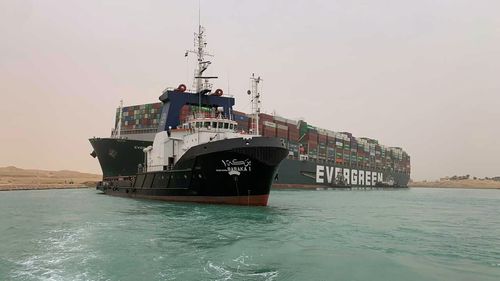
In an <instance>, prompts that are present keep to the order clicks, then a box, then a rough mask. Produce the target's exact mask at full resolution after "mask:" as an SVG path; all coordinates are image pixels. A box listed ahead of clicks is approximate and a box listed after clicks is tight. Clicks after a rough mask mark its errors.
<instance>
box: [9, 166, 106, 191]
mask: <svg viewBox="0 0 500 281" xmlns="http://www.w3.org/2000/svg"><path fill="white" fill-rule="evenodd" d="M101 178H102V176H101V175H95V174H89V173H80V172H75V171H68V170H62V171H46V170H32V169H20V168H17V167H13V166H9V167H0V191H2V190H27V189H55V188H87V187H95V184H96V182H98V181H100V180H101Z"/></svg>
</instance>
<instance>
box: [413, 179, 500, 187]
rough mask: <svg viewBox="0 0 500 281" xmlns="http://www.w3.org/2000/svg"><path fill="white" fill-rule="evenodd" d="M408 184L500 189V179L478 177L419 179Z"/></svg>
mask: <svg viewBox="0 0 500 281" xmlns="http://www.w3.org/2000/svg"><path fill="white" fill-rule="evenodd" d="M408 186H409V187H418V188H462V189H463V188H468V189H500V181H494V180H478V179H463V180H439V181H418V182H410V183H408Z"/></svg>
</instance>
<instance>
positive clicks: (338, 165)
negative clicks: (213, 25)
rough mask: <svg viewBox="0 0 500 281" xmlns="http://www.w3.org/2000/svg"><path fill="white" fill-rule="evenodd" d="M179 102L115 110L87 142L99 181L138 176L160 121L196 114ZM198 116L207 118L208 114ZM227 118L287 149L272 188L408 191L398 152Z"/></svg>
mask: <svg viewBox="0 0 500 281" xmlns="http://www.w3.org/2000/svg"><path fill="white" fill-rule="evenodd" d="M181 97H182V96H181ZM181 97H179V99H181ZM182 102H183V101H181V100H175V99H174V100H172V103H175V104H179V105H180V106H178V107H177V108H168V109H163V108H162V103H149V104H141V105H133V106H127V107H121V106H120V107H119V108H118V109H117V111H116V120H115V129H113V130H112V134H111V135H112V136H111V137H109V138H92V139H90V143H91V144H92V147H93V148H94V151H93V152H92V155H93V156H94V157H97V158H98V160H99V163H100V165H101V169H102V172H103V178H104V179H108V180H113V179H116V178H121V177H127V176H131V175H134V174H135V173H137V170H138V169H140V168H141V166H142V165H144V152H143V149H144V148H146V147H148V146H150V145H152V142H153V139H154V136H155V134H156V132H157V131H158V130H164V128H158V127H159V125H160V123H161V122H162V121H161V119H162V118H163V119H165V120H169V124H168V126H170V127H172V128H175V127H177V126H179V125H180V124H181V123H182V122H184V120H187V118H188V117H189V116H192V114H193V112H195V111H196V110H198V108H197V106H196V105H191V104H182ZM163 110H166V111H168V112H162V111H163ZM202 110H205V111H207V112H208V111H210V108H208V107H207V108H202ZM231 114H232V116H233V118H234V120H235V121H236V122H237V126H236V130H238V131H240V132H255V131H257V130H258V132H259V134H260V135H262V136H265V137H273V138H278V139H280V140H281V141H282V142H283V143H284V144H285V147H286V148H287V149H288V151H289V153H288V156H287V158H286V159H284V160H283V161H282V163H281V164H280V166H279V168H278V173H277V175H276V177H275V179H274V182H273V188H321V187H327V188H328V187H338V188H351V187H399V188H401V187H407V184H408V181H409V179H410V171H411V167H410V156H409V155H408V154H407V153H406V152H405V151H404V150H403V149H402V148H400V147H388V146H385V145H383V144H380V143H379V142H378V141H377V140H375V139H370V138H365V137H355V136H353V135H352V134H351V133H348V132H335V131H331V130H327V129H323V128H319V127H316V126H313V125H311V124H308V123H307V122H306V121H305V120H293V119H288V118H284V117H280V116H273V115H269V114H264V113H259V114H258V120H259V122H258V124H259V125H258V128H255V124H253V123H254V121H253V120H255V119H256V118H252V117H254V116H253V114H246V113H244V112H240V111H236V110H234V111H232V113H231ZM162 116H163V117H162Z"/></svg>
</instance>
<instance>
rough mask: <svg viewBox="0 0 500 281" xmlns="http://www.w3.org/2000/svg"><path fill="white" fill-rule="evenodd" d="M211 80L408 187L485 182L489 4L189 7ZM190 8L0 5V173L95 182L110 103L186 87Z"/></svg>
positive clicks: (496, 144)
mask: <svg viewBox="0 0 500 281" xmlns="http://www.w3.org/2000/svg"><path fill="white" fill-rule="evenodd" d="M201 6H202V23H203V24H204V25H205V26H206V29H207V36H208V37H207V39H208V43H209V44H208V47H209V48H208V49H209V50H210V51H211V53H213V54H214V55H215V57H214V58H213V61H214V63H213V67H212V68H211V74H217V75H219V77H220V79H219V80H218V82H217V86H218V87H221V88H224V89H226V92H227V88H228V86H229V89H230V93H231V94H233V95H234V96H235V97H236V109H239V110H244V111H249V110H250V103H249V100H248V97H247V95H246V93H245V92H246V90H247V88H248V85H249V82H248V77H249V76H250V75H251V73H252V72H255V73H258V74H259V75H261V76H262V77H263V78H264V82H263V108H264V110H265V111H267V112H273V111H275V112H276V113H277V114H279V115H282V116H285V117H289V118H298V117H303V118H305V119H306V121H307V122H308V123H311V124H313V125H316V126H320V127H323V128H327V129H331V130H335V131H349V132H352V133H353V134H354V135H355V136H367V137H371V138H375V139H378V140H380V142H381V143H383V144H386V145H389V146H401V147H403V148H404V149H405V150H406V151H407V152H408V153H409V154H410V156H411V160H412V178H414V179H433V178H439V177H442V176H446V175H454V174H471V175H475V176H493V175H500V126H499V124H500V110H499V109H500V16H499V13H498V12H499V11H500V1H498V0H492V1H486V0H474V1H472V0H467V1H466V0H419V1H415V0H392V1H391V0H378V1H373V0H365V1H357V0H330V1H311V0H307V1H306V0H304V1H270V0H267V1H257V0H249V1H242V0H238V1H236V0H235V1H213V0H212V1H207V0H204V1H201ZM197 21H198V1H196V0H186V1H164V0H162V1H144V0H142V1H102V0H100V1H91V0H81V1H69V0H68V1H67V0H64V1H63V0H59V1H52V0H43V1H28V0H0V97H1V100H0V104H1V107H0V108H1V110H0V120H1V124H2V125H1V127H0V130H1V131H0V144H1V145H0V166H6V165H15V166H19V167H23V168H43V169H72V170H80V171H88V172H100V168H99V164H98V162H97V160H96V159H94V158H91V157H90V156H89V153H90V152H91V150H92V149H91V146H90V144H89V143H88V138H89V137H92V136H103V137H104V136H109V135H110V131H111V127H112V126H113V125H114V112H115V108H116V107H117V105H118V103H119V100H120V99H124V102H125V104H126V105H132V104H139V103H149V102H156V101H158V96H159V95H160V93H161V91H162V90H163V89H164V88H165V87H167V86H177V85H178V84H179V83H186V82H187V83H189V85H190V84H191V83H192V80H191V76H192V72H193V69H192V67H191V66H190V65H192V62H193V61H194V58H190V59H188V60H186V59H185V58H184V51H185V50H186V49H189V48H192V46H193V32H194V31H195V30H196V27H197Z"/></svg>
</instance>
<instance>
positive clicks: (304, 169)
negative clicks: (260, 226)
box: [90, 138, 410, 200]
mask: <svg viewBox="0 0 500 281" xmlns="http://www.w3.org/2000/svg"><path fill="white" fill-rule="evenodd" d="M90 142H91V143H92V146H93V148H94V150H95V152H96V154H97V158H98V159H99V163H100V164H101V169H102V171H103V175H104V177H103V178H104V179H105V180H106V179H108V178H113V177H123V176H133V175H135V174H136V173H137V167H138V165H139V164H141V165H142V163H143V162H144V153H143V152H142V149H143V148H144V147H147V146H149V145H152V142H148V141H139V140H128V139H112V138H108V139H90ZM113 156H114V157H113ZM318 167H319V168H318ZM339 169H340V170H339ZM339 172H340V173H341V174H342V175H344V172H345V177H344V179H345V182H344V184H339V183H338V182H336V181H335V178H336V177H335V176H336V175H337V174H338V173H339ZM318 173H319V177H318ZM367 173H370V177H369V178H370V180H369V181H367V179H366V175H367ZM332 174H334V175H332ZM361 174H363V180H362V181H361V179H360V177H361ZM373 175H375V179H374V177H373ZM409 179H410V175H409V174H407V173H401V172H397V171H391V170H378V169H377V170H375V169H370V168H363V167H357V166H354V165H338V164H335V163H331V162H318V161H311V160H297V159H290V158H287V159H284V160H283V161H282V162H281V164H280V165H279V168H278V172H277V176H276V177H275V178H274V180H273V188H316V187H334V188H346V187H347V188H349V187H379V186H384V187H407V185H408V181H409ZM389 180H392V181H393V184H390V185H388V184H383V185H380V182H387V181H389ZM377 183H379V184H377ZM209 200H212V199H209ZM214 200H216V199H214Z"/></svg>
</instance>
